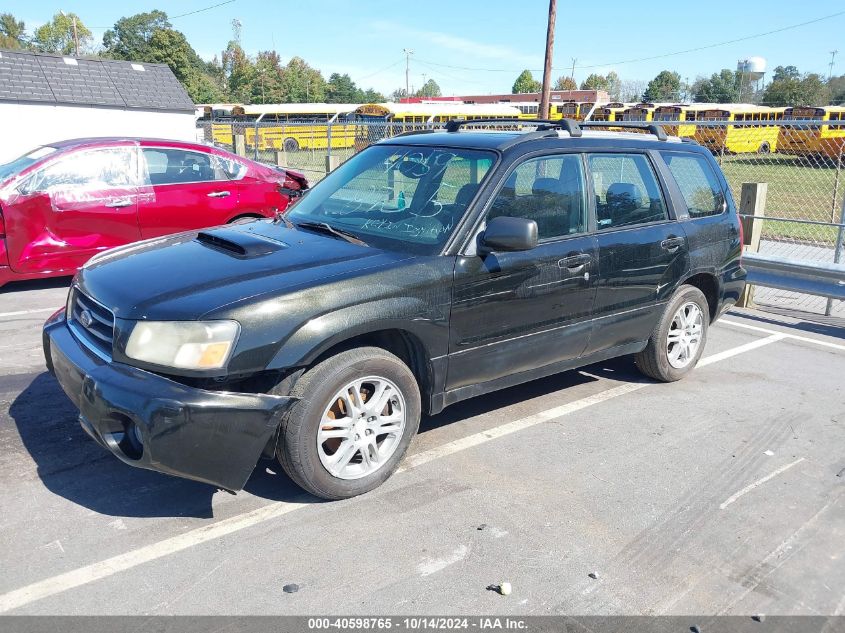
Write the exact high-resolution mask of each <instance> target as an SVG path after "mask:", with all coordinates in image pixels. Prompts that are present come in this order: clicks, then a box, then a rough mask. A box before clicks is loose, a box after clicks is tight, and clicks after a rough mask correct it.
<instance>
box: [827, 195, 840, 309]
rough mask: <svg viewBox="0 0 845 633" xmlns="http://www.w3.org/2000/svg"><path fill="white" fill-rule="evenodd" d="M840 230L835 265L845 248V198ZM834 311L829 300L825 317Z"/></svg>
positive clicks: (834, 253)
mask: <svg viewBox="0 0 845 633" xmlns="http://www.w3.org/2000/svg"><path fill="white" fill-rule="evenodd" d="M839 224H840V226H839V230H838V231H837V232H836V248H835V249H834V251H833V263H834V264H838V263H839V262H840V261H841V260H842V249H843V248H845V226H842V225H843V224H845V196H842V212H841V213H840V214H839ZM832 309H833V299H828V300H827V303H826V304H825V306H824V315H825V316H830V312H831V310H832Z"/></svg>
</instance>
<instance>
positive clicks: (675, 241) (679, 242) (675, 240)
mask: <svg viewBox="0 0 845 633" xmlns="http://www.w3.org/2000/svg"><path fill="white" fill-rule="evenodd" d="M683 244H684V238H682V237H670V238H667V239H665V240H663V241H662V242H660V248H662V249H663V250H664V251H669V252H670V253H674V252H675V251H676V250H678V249H679V248H680V247H681V246H683Z"/></svg>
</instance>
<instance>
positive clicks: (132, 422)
mask: <svg viewBox="0 0 845 633" xmlns="http://www.w3.org/2000/svg"><path fill="white" fill-rule="evenodd" d="M478 123H479V122H473V124H475V125H476V126H477V124H478ZM497 123H499V124H501V123H502V122H497ZM518 125H519V126H528V125H532V126H533V131H523V130H517V129H515V128H516V127H517V126H518ZM604 125H607V124H604ZM642 132H645V133H642ZM741 249H742V246H741V229H740V223H739V220H738V218H737V214H736V209H735V207H734V203H733V201H732V198H731V195H730V191H729V189H728V186H727V183H726V182H725V179H724V176H723V175H722V173H721V171H720V170H719V167H718V165H717V164H716V163H715V161H714V160H713V157H712V156H711V155H710V153H709V152H708V151H707V150H706V149H704V148H702V147H699V146H698V145H697V144H696V143H694V142H690V141H687V140H680V139H677V138H667V137H666V135H665V133H664V132H663V131H662V130H661V129H660V128H657V127H655V126H650V127H649V126H644V128H643V129H642V130H637V133H629V132H620V131H597V130H591V129H589V127H588V126H586V125H584V126H579V125H578V124H574V123H572V122H568V121H563V122H557V123H551V122H534V123H531V122H525V121H522V122H520V123H519V124H517V123H514V124H513V127H512V129H510V130H507V131H492V130H477V129H476V130H470V129H468V128H467V127H466V126H462V124H461V123H460V122H453V123H452V124H450V126H449V128H448V130H447V131H445V132H428V133H416V134H409V135H401V136H398V137H394V138H391V139H388V140H384V141H382V142H380V143H377V144H375V145H372V146H370V147H368V148H367V149H365V150H363V151H362V152H360V153H358V154H356V155H355V156H354V157H353V158H351V159H350V160H348V161H347V162H346V163H344V164H343V165H342V166H341V167H340V168H338V169H337V170H335V171H334V172H333V173H331V174H330V175H328V176H327V177H326V178H325V179H324V180H323V181H321V182H320V183H319V184H318V185H317V186H315V187H314V188H313V189H312V190H311V191H309V192H308V193H307V194H306V195H305V196H304V197H302V198H301V199H300V200H299V202H298V203H297V204H296V205H295V206H294V207H293V208H292V209H291V210H290V211H289V212H288V213H286V214H285V215H284V216H282V215H279V216H278V217H277V218H276V219H275V220H257V221H254V222H251V223H248V224H240V225H235V226H227V227H220V228H214V229H210V230H204V231H200V232H190V233H183V234H180V235H175V236H169V237H165V238H159V239H154V240H148V241H145V242H140V243H136V244H133V245H129V246H125V247H121V248H117V249H114V250H110V251H106V252H104V253H102V254H100V255H98V256H96V257H95V258H94V259H92V260H91V261H90V262H89V263H88V264H87V265H86V266H85V267H84V268H83V269H82V270H81V271H80V272H79V274H78V275H77V277H76V278H75V280H74V282H73V285H72V287H71V290H70V293H69V296H68V300H67V307H66V309H63V310H61V311H59V312H57V313H56V314H55V315H53V316H52V317H51V318H50V319H49V320H48V321H47V323H46V325H45V327H44V351H45V355H46V360H47V365H48V367H49V368H50V370H51V371H52V372H53V373H54V374H55V376H56V378H57V379H58V380H59V382H60V383H61V385H62V387H63V388H64V390H65V392H66V393H67V395H68V396H69V397H70V398H71V400H72V401H73V402H74V403H75V404H76V406H77V407H78V408H79V410H80V417H79V419H80V422H81V424H82V426H83V427H84V428H85V430H86V431H87V432H88V433H89V434H90V435H91V436H92V437H93V438H94V439H95V440H96V441H97V442H99V443H100V444H101V445H102V446H103V447H105V448H106V449H108V450H110V451H111V452H113V453H114V454H115V455H116V456H117V457H119V458H120V459H121V460H123V461H125V462H126V463H128V464H131V465H134V466H140V467H142V468H149V469H153V470H158V471H161V472H165V473H170V474H174V475H179V476H183V477H189V478H191V479H196V480H199V481H204V482H208V483H210V484H214V485H216V486H219V487H221V488H224V489H226V490H230V491H235V490H238V489H240V488H242V487H243V485H244V484H245V483H246V480H247V479H248V477H249V476H250V473H251V472H252V471H253V469H254V467H255V465H256V462H257V461H258V459H259V458H261V457H262V456H263V457H268V458H272V457H274V456H275V457H276V458H278V460H279V461H280V462H281V465H282V467H283V468H284V470H285V472H287V474H288V475H290V477H291V478H292V479H293V480H294V481H296V482H297V483H298V484H299V485H301V486H302V487H303V488H305V489H306V490H308V491H310V492H312V493H313V494H315V495H317V496H320V497H323V498H327V499H339V498H344V497H350V496H353V495H357V494H361V493H363V492H366V491H368V490H372V489H373V488H375V487H376V486H378V485H379V484H381V483H382V482H383V481H385V480H386V479H387V478H388V477H389V476H390V475H391V473H393V471H394V470H395V469H396V468H397V466H398V464H399V462H400V461H401V459H402V457H403V455H404V454H405V452H406V450H407V448H408V445H409V443H410V441H411V439H412V437H413V436H414V434H415V433H416V431H417V428H418V425H419V421H420V416H421V414H423V413H427V414H435V413H438V412H439V411H441V410H442V409H443V408H444V407H445V406H447V405H449V404H452V403H455V402H458V401H460V400H463V399H465V398H470V397H473V396H477V395H480V394H484V393H487V392H490V391H493V390H496V389H501V388H503V387H508V386H511V385H516V384H519V383H522V382H525V381H528V380H533V379H535V378H539V377H542V376H546V375H549V374H552V373H555V372H560V371H565V370H568V369H572V368H575V367H579V366H582V365H587V364H589V363H593V362H596V361H599V360H603V359H607V358H611V357H615V356H620V355H623V354H634V355H635V359H636V364H637V366H638V367H639V368H640V369H641V370H642V371H643V372H644V373H646V374H647V375H648V376H650V377H652V378H654V379H657V380H662V381H673V380H677V379H679V378H681V377H682V376H683V375H684V374H686V373H687V372H688V371H690V370H691V369H692V368H693V367H694V366H695V364H696V363H697V362H698V360H699V358H700V357H701V354H702V350H703V349H704V345H705V341H706V338H707V329H708V326H709V325H710V324H711V323H712V322H713V321H714V320H715V319H717V318H718V317H719V316H720V315H721V314H722V313H723V312H724V311H725V310H727V309H729V308H730V307H731V306H732V305H733V304H734V303H735V302H736V301H737V299H738V298H739V296H740V293H741V292H742V290H743V287H744V284H745V271H744V270H743V268H742V267H741V261H740V256H741Z"/></svg>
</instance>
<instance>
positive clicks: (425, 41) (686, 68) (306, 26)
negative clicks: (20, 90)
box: [2, 0, 845, 94]
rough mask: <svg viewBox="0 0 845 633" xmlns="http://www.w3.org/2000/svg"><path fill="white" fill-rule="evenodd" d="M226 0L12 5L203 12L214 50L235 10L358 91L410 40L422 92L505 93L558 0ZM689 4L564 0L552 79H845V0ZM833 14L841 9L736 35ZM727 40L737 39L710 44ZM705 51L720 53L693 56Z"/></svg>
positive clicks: (179, 21) (98, 36) (200, 37)
mask: <svg viewBox="0 0 845 633" xmlns="http://www.w3.org/2000/svg"><path fill="white" fill-rule="evenodd" d="M223 1H224V0H171V1H170V2H168V3H164V2H146V1H141V2H133V1H130V2H127V3H118V2H114V1H113V0H75V1H74V2H73V3H72V4H71V3H68V2H67V0H62V1H61V2H59V3H54V2H53V0H39V1H38V2H32V1H31V0H4V2H3V8H2V10H3V11H9V12H11V13H13V14H14V15H15V16H16V17H17V18H18V19H23V20H24V21H25V22H26V24H27V28H28V29H32V28H33V27H35V26H37V25H39V24H42V23H44V22H46V21H48V20H49V19H50V18H51V16H52V15H53V14H54V13H56V12H58V11H59V10H65V11H74V12H76V13H77V14H78V15H79V17H80V18H81V19H82V21H83V22H84V23H85V24H86V25H88V26H89V28H91V30H92V31H93V34H94V40H95V42H97V43H99V42H101V41H102V35H103V32H104V31H105V30H106V28H108V27H109V26H110V25H112V24H114V22H115V21H116V20H117V19H118V18H120V17H122V16H125V15H131V14H134V13H139V12H142V11H149V10H151V9H155V8H159V9H162V10H165V11H166V12H167V13H168V15H171V16H176V15H179V14H183V13H189V12H193V11H198V10H200V12H198V13H193V14H191V15H185V16H184V17H178V18H174V19H173V20H172V24H173V26H174V28H176V29H179V30H180V31H182V32H183V33H185V35H186V36H187V38H188V41H189V42H190V43H191V45H192V46H193V47H194V48H195V49H196V51H197V52H198V53H199V54H200V55H201V56H202V57H204V58H206V59H211V58H212V57H213V56H214V55H215V54H219V52H220V51H221V50H223V49H224V48H225V47H226V44H227V42H228V41H229V40H230V39H232V21H233V20H235V19H237V20H239V21H240V24H241V44H242V46H243V47H244V49H245V50H246V51H247V53H249V54H255V53H257V52H258V51H260V50H267V49H275V50H276V51H278V52H279V54H280V55H281V56H282V60H283V61H287V59H289V58H290V57H292V56H295V55H298V56H300V57H302V58H304V59H305V60H306V61H307V62H308V63H309V64H311V65H312V66H314V67H316V68H318V69H320V70H321V71H322V72H323V75H324V76H325V77H326V78H328V77H329V75H330V74H331V73H333V72H338V73H348V74H349V75H350V76H351V77H352V79H353V80H354V81H355V82H356V83H357V84H358V85H359V86H360V87H362V88H369V87H372V88H375V89H377V90H380V91H382V92H384V93H387V94H389V93H390V92H392V91H393V90H394V89H396V88H399V87H404V85H405V54H404V52H403V50H404V49H410V50H412V51H413V54H412V55H411V56H410V84H411V86H412V89H413V88H414V87H416V88H419V87H420V86H421V85H422V84H423V83H424V82H425V81H426V80H427V79H434V80H435V81H436V82H437V83H438V84H439V85H440V87H441V90H442V92H443V94H491V93H506V92H510V89H511V86H512V85H513V82H514V80H515V79H516V77H517V75H518V74H519V73H520V71H521V70H522V69H524V68H528V69H531V70H532V71H534V76H535V78H537V79H542V68H543V53H544V48H545V37H546V18H547V15H548V0H520V1H518V2H514V1H513V0H510V1H508V2H506V1H504V0H484V1H483V2H477V1H469V0H426V1H425V2H413V3H402V2H396V1H395V0H394V1H393V2H385V1H382V0H358V1H357V2H350V1H349V0H343V1H340V0H338V1H329V0H304V1H303V0H300V1H299V2H289V1H278V0H277V1H275V2H273V1H272V0H271V1H267V0H263V1H262V0H229V1H228V2H225V3H224V4H222V6H217V7H213V8H209V9H208V10H204V11H202V9H205V8H207V7H210V6H211V5H215V4H217V3H220V2H223ZM695 4H696V6H701V7H707V6H708V5H709V6H710V7H714V6H715V5H713V4H710V3H695ZM690 6H693V5H691V4H690V3H688V2H686V3H684V2H682V3H675V4H666V3H659V2H653V1H652V2H631V1H630V0H627V1H621V0H604V2H601V3H599V2H595V3H583V2H579V3H575V4H574V5H573V4H570V3H568V2H561V3H559V9H558V17H557V27H556V29H555V47H554V74H553V76H554V77H557V76H559V75H566V76H568V75H569V74H570V73H571V72H572V64H573V58H574V59H575V79H576V81H578V82H579V83H580V82H581V81H583V79H584V78H586V77H587V75H589V74H590V73H592V72H597V73H599V74H604V73H606V72H608V71H610V70H615V71H616V72H617V73H618V74H619V75H620V77H622V79H623V80H629V81H634V80H641V81H647V80H649V79H651V78H653V77H654V76H655V75H656V74H657V73H658V72H660V71H661V70H664V69H665V70H672V71H677V72H678V73H679V74H680V75H681V78H682V79H684V80H689V81H690V82H691V81H694V80H695V78H696V77H698V76H700V75H707V76H709V75H710V74H712V73H713V72H718V71H719V70H721V69H722V68H730V69H735V68H736V63H737V60H739V59H745V58H748V57H751V56H759V57H763V58H765V59H766V62H767V69H768V70H769V71H771V70H772V69H774V68H775V67H776V66H778V65H790V64H791V65H794V66H797V67H798V69H799V70H800V71H801V72H816V73H819V74H821V75H822V76H824V77H826V76H827V74H828V70H829V66H828V65H829V63H830V61H831V51H833V50H836V49H841V52H840V53H839V54H838V55H837V56H836V61H835V64H834V67H833V74H834V75H837V74H845V36H843V34H845V2H841V1H839V0H838V1H836V2H824V3H810V4H807V5H804V4H802V3H795V2H794V0H789V1H787V0H767V1H766V2H760V1H757V0H746V1H745V2H741V3H730V4H728V3H726V4H724V5H722V6H724V7H726V8H725V9H715V8H709V9H708V8H702V9H701V10H697V11H695V12H690V11H689V9H688V7H690ZM573 7H577V10H573ZM591 7H594V8H591ZM834 13H839V15H837V16H835V17H828V18H826V19H824V20H821V21H816V22H814V23H812V24H806V25H804V26H798V27H796V28H790V29H788V30H781V31H780V32H776V33H770V34H767V35H760V36H759V37H753V38H750V39H743V41H739V42H736V41H734V40H738V39H740V38H749V37H750V36H755V35H758V34H762V33H766V32H770V31H775V30H779V29H784V28H785V27H791V26H793V25H798V24H801V23H804V22H810V21H812V20H817V19H818V18H822V17H824V16H829V15H832V14H834ZM728 41H734V43H730V44H724V45H719V46H711V45H714V44H719V43H722V42H728ZM700 47H708V48H706V49H704V50H698V51H693V52H681V51H688V50H689V49H694V48H700ZM647 58H653V59H647ZM633 60H640V61H633ZM770 74H771V72H770Z"/></svg>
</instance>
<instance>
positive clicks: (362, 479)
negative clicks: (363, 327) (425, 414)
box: [276, 347, 421, 500]
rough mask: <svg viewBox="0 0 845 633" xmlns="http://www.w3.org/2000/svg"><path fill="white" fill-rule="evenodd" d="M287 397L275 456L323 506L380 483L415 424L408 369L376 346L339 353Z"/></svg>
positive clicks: (413, 385)
mask: <svg viewBox="0 0 845 633" xmlns="http://www.w3.org/2000/svg"><path fill="white" fill-rule="evenodd" d="M290 395H292V396H295V397H297V398H299V400H298V401H297V402H296V404H294V405H293V407H292V408H291V410H290V411H289V412H288V414H287V415H286V416H285V418H284V420H283V421H282V424H281V428H280V431H279V439H278V443H277V446H276V455H277V457H278V460H279V463H280V464H281V466H282V468H283V469H284V471H285V472H286V473H287V474H288V476H289V477H290V478H291V479H293V481H294V482H296V483H297V484H298V485H299V486H301V487H302V488H304V489H305V490H307V491H308V492H310V493H311V494H313V495H315V496H317V497H321V498H323V499H332V500H334V499H346V498H349V497H354V496H357V495H360V494H363V493H365V492H369V491H370V490H373V489H374V488H377V487H378V486H380V485H381V484H382V483H384V482H385V481H386V480H387V479H388V477H390V475H392V474H393V472H394V471H395V470H396V468H397V467H398V466H399V462H401V461H402V457H403V456H404V455H405V452H406V451H407V450H408V446H409V444H410V443H411V440H412V439H413V437H414V435H415V434H416V432H417V429H418V428H419V423H420V410H421V401H420V392H419V387H418V385H417V381H416V379H415V378H414V375H413V373H411V370H410V369H409V368H408V366H407V365H406V364H405V363H403V362H402V361H401V360H400V359H399V358H397V357H396V356H394V355H393V354H391V353H389V352H387V351H385V350H383V349H380V348H376V347H363V348H358V349H352V350H348V351H345V352H341V353H340V354H337V355H336V356H332V357H330V358H328V359H326V360H324V361H323V362H321V363H319V364H318V365H316V366H315V367H313V368H312V369H310V370H308V371H307V372H306V373H305V374H303V375H302V377H301V378H300V379H299V380H298V381H297V382H296V384H295V385H294V387H293V389H292V390H291V393H290Z"/></svg>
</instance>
